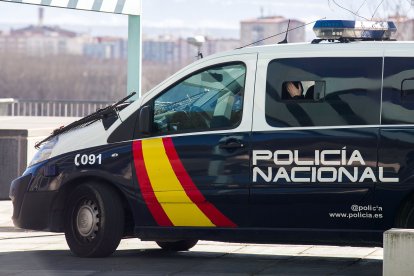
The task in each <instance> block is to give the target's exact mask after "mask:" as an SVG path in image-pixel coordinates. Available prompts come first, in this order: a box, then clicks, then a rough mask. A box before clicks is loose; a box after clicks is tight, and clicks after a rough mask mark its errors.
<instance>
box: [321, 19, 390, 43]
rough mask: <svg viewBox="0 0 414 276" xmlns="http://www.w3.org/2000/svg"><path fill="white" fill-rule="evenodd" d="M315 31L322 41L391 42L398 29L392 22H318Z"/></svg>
mask: <svg viewBox="0 0 414 276" xmlns="http://www.w3.org/2000/svg"><path fill="white" fill-rule="evenodd" d="M313 31H314V32H315V34H316V36H317V37H318V38H319V39H322V40H341V39H345V40H389V39H390V38H391V35H392V34H394V33H395V32H396V31H397V27H396V26H395V24H394V22H392V21H352V20H318V21H316V23H315V25H314V26H313Z"/></svg>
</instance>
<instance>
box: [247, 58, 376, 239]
mask: <svg viewBox="0 0 414 276" xmlns="http://www.w3.org/2000/svg"><path fill="white" fill-rule="evenodd" d="M365 54H367V56H370V55H373V53H365ZM377 54H378V56H380V55H381V53H380V52H379V53H377ZM258 74H260V76H258V77H257V79H258V80H261V82H260V83H259V82H258V83H257V87H256V101H255V108H254V120H253V133H252V156H253V157H252V190H251V199H252V218H253V222H252V225H253V226H255V227H260V228H289V229H299V228H300V229H316V228H324V229H331V230H333V229H371V228H372V225H373V223H372V221H373V219H372V218H371V216H372V215H374V213H373V212H371V211H368V209H369V208H370V207H369V206H370V205H371V204H372V200H373V193H374V186H375V182H376V179H377V175H378V174H377V144H378V125H379V117H380V116H379V114H380V99H381V74H382V58H381V57H347V58H344V57H306V58H275V56H274V55H269V54H266V55H263V56H259V62H258ZM288 90H290V91H288ZM298 92H300V94H301V95H300V96H295V95H292V94H294V93H298ZM323 235H325V234H323ZM323 235H322V236H323Z"/></svg>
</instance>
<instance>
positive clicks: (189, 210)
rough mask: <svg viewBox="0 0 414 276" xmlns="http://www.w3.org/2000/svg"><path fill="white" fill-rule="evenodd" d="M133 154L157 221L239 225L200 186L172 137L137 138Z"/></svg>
mask: <svg viewBox="0 0 414 276" xmlns="http://www.w3.org/2000/svg"><path fill="white" fill-rule="evenodd" d="M133 154H134V164H135V170H136V173H137V177H138V183H139V186H140V188H141V193H142V195H143V198H144V201H145V203H146V204H147V206H148V208H149V210H150V212H151V214H152V216H153V217H154V219H155V221H156V222H157V223H158V225H160V226H196V227H236V225H235V224H234V223H233V222H232V221H231V220H230V219H228V218H227V217H226V216H225V215H223V214H222V213H221V212H220V211H219V210H218V209H217V208H216V207H215V206H214V205H213V204H211V203H210V202H208V201H207V200H206V199H205V197H204V196H203V194H202V193H201V192H200V191H199V190H198V188H197V186H196V185H195V184H194V183H193V181H192V179H191V177H190V176H189V175H188V173H187V171H186V170H185V168H184V166H183V164H182V162H181V160H180V158H179V156H178V154H177V152H176V150H175V147H174V144H173V142H172V139H171V138H155V139H148V140H142V141H135V142H133Z"/></svg>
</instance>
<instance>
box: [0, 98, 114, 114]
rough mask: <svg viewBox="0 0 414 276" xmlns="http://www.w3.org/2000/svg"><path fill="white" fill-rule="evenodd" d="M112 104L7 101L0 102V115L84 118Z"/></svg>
mask: <svg viewBox="0 0 414 276" xmlns="http://www.w3.org/2000/svg"><path fill="white" fill-rule="evenodd" d="M112 103H113V102H109V101H64V100H56V101H55V100H53V101H49V100H18V99H7V101H1V100H0V115H3V116H53V117H55V116H56V117H84V116H86V115H89V114H91V113H93V112H95V111H96V110H98V109H100V108H104V107H106V106H108V105H111V104H112Z"/></svg>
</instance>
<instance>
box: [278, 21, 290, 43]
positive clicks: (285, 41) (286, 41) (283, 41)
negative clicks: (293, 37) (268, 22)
mask: <svg viewBox="0 0 414 276" xmlns="http://www.w3.org/2000/svg"><path fill="white" fill-rule="evenodd" d="M289 26H290V19H289V21H288V26H287V30H286V36H285V39H283V40H282V41H280V42H279V43H278V44H287V43H288V40H287V37H288V34H289Z"/></svg>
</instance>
